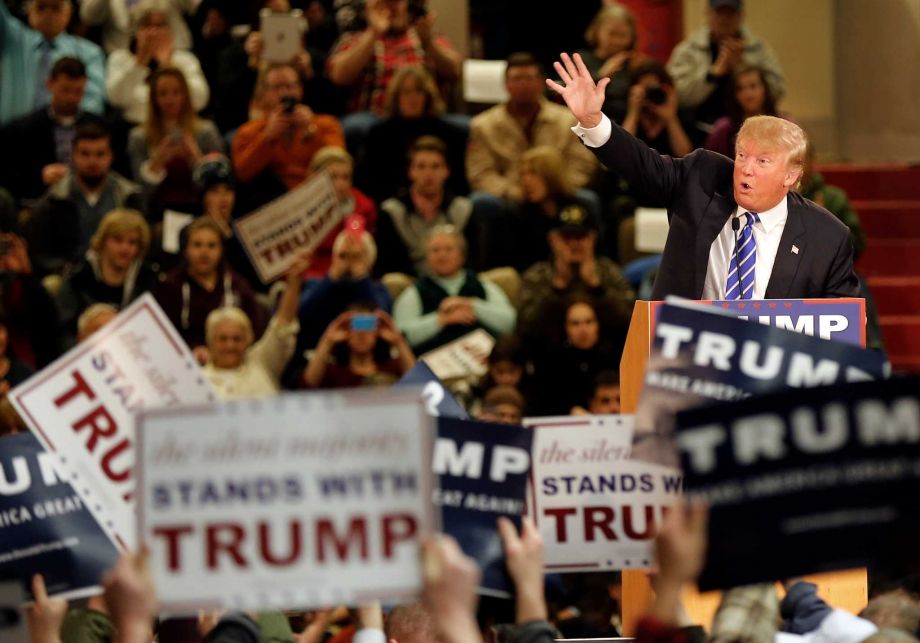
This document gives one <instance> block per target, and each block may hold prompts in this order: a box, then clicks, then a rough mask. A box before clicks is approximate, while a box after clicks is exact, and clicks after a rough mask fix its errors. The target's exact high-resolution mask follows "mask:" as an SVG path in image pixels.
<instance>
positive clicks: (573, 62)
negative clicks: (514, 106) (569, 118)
mask: <svg viewBox="0 0 920 643" xmlns="http://www.w3.org/2000/svg"><path fill="white" fill-rule="evenodd" d="M553 67H554V68H555V69H556V72H557V73H558V74H559V78H560V80H562V82H563V84H562V85H560V84H559V83H557V82H556V81H554V80H550V79H548V78H547V79H546V84H547V86H548V87H549V88H550V89H552V90H553V91H555V92H556V93H557V94H559V95H560V96H562V98H563V99H564V100H565V104H566V105H568V107H569V109H570V110H572V114H574V115H575V118H577V119H578V122H579V123H581V124H582V126H584V127H594V126H596V125H597V124H598V123H600V121H601V107H603V105H604V90H605V89H606V88H607V84H608V83H609V82H610V79H609V78H602V79H601V80H600V82H599V83H597V84H595V83H594V79H593V78H592V77H591V72H589V71H588V68H587V67H585V63H584V61H583V60H582V59H581V56H580V55H578V54H575V56H574V59H573V57H570V56H569V55H568V54H562V56H561V62H556V63H553Z"/></svg>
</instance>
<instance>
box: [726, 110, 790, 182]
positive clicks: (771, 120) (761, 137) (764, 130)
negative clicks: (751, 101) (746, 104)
mask: <svg viewBox="0 0 920 643" xmlns="http://www.w3.org/2000/svg"><path fill="white" fill-rule="evenodd" d="M743 140H750V141H757V142H758V143H760V144H761V145H764V146H765V147H767V148H768V149H778V150H781V151H783V152H786V153H787V156H786V167H787V168H792V169H795V170H796V171H797V172H799V174H800V175H801V172H802V170H803V169H804V168H805V154H806V151H807V149H808V137H807V136H806V135H805V131H804V130H803V129H802V128H801V127H799V126H798V125H796V124H795V123H793V122H792V121H787V120H786V119H784V118H780V117H778V116H751V117H750V118H747V119H746V120H745V121H744V124H743V125H742V126H741V129H740V130H738V137H737V138H736V141H737V142H741V141H743ZM736 144H737V143H736ZM800 178H801V177H800Z"/></svg>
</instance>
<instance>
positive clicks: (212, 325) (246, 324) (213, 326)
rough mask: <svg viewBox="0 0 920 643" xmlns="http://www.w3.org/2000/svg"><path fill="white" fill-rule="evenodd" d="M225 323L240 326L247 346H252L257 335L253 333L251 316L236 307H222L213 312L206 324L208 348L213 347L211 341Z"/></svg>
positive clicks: (205, 336)
mask: <svg viewBox="0 0 920 643" xmlns="http://www.w3.org/2000/svg"><path fill="white" fill-rule="evenodd" d="M224 322H233V323H234V324H238V325H239V326H240V328H242V329H243V335H244V337H245V338H246V344H247V345H249V344H252V341H253V339H254V338H255V335H254V334H253V332H252V321H250V319H249V315H247V314H246V313H245V312H244V311H243V310H242V309H241V308H237V307H236V306H222V307H221V308H215V309H214V310H212V311H211V312H210V313H209V314H208V318H207V320H205V322H204V341H205V343H206V344H207V345H208V346H210V345H211V340H212V339H214V333H215V332H216V331H217V327H218V326H219V325H220V324H222V323H224Z"/></svg>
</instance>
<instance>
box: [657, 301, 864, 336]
mask: <svg viewBox="0 0 920 643" xmlns="http://www.w3.org/2000/svg"><path fill="white" fill-rule="evenodd" d="M700 303H705V304H709V305H711V306H713V307H714V308H717V309H718V310H720V311H723V312H726V313H731V314H732V315H734V316H735V317H737V318H738V319H743V320H745V321H747V320H750V321H756V322H757V323H759V324H763V325H765V326H773V327H775V328H782V329H784V330H791V331H795V332H796V333H802V334H804V335H810V336H812V337H820V338H821V339H832V340H835V341H838V342H845V343H847V344H853V345H854V346H863V347H865V345H866V300H865V299H857V298H842V299H760V300H755V301H751V300H746V301H745V300H737V301H734V300H733V301H722V300H717V301H701V302H700ZM662 305H664V302H662V301H655V302H652V310H653V314H652V320H653V322H652V323H653V327H652V330H653V336H654V320H655V319H657V315H656V313H657V311H658V309H659V308H660V307H661V306H662Z"/></svg>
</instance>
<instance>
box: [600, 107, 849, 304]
mask: <svg viewBox="0 0 920 643" xmlns="http://www.w3.org/2000/svg"><path fill="white" fill-rule="evenodd" d="M612 127H613V131H612V134H611V136H610V140H608V141H607V142H606V143H605V144H604V145H602V146H601V147H599V148H593V151H594V153H595V154H596V155H597V157H598V159H600V161H601V163H603V164H604V165H606V166H607V167H608V168H610V169H611V170H613V171H614V172H617V173H619V174H620V175H622V176H623V178H625V179H626V180H627V181H629V183H630V185H633V186H635V187H638V188H639V189H641V190H642V191H643V192H645V193H646V194H657V195H660V197H659V199H660V202H659V204H658V205H660V206H661V207H666V208H667V209H668V219H669V221H670V225H671V227H670V230H669V231H668V239H667V242H666V243H665V248H664V255H663V256H662V260H661V266H660V267H659V268H658V277H657V279H656V280H655V286H654V289H653V291H652V299H664V298H665V297H666V296H667V295H679V296H681V297H687V298H690V299H700V298H701V297H702V295H703V284H704V282H705V279H706V271H707V268H708V264H709V251H710V247H711V246H712V242H713V241H714V240H715V238H716V237H717V236H718V235H719V233H720V232H721V230H722V228H723V227H724V225H725V222H726V221H728V219H729V217H731V215H732V214H733V213H734V212H735V210H736V208H737V205H736V203H735V200H734V196H733V194H734V190H733V180H732V174H733V171H734V162H733V161H732V160H731V159H729V158H727V157H725V156H722V155H721V154H716V153H715V152H710V151H708V150H696V151H694V152H691V153H690V154H688V155H687V156H685V157H683V158H680V159H676V158H671V157H669V156H661V155H659V154H658V153H656V152H655V151H653V150H652V149H650V148H649V147H647V146H646V145H645V144H643V143H641V142H640V141H638V140H637V139H636V138H635V137H633V136H631V135H630V134H629V133H628V132H626V130H624V129H623V128H621V127H619V126H618V125H616V124H612ZM788 204H789V214H788V217H787V219H786V226H785V228H784V229H783V234H782V237H781V239H780V244H779V248H778V250H777V253H776V262H775V263H774V264H773V273H772V274H771V275H770V281H769V283H768V285H767V291H766V297H765V298H766V299H803V298H821V297H858V296H859V294H858V293H859V282H858V280H857V277H856V274H855V273H854V272H853V247H852V244H851V243H850V236H849V234H850V233H849V230H848V229H847V227H846V226H845V225H844V224H842V223H841V222H840V221H839V220H838V219H837V218H836V217H834V215H832V214H831V213H830V212H828V211H827V210H825V209H824V208H822V207H820V206H818V205H816V204H814V203H812V202H811V201H808V200H807V199H805V198H803V197H801V196H800V195H798V194H796V193H794V192H790V193H789V195H788Z"/></svg>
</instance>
